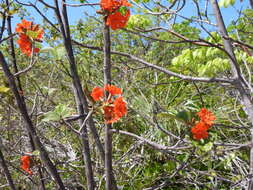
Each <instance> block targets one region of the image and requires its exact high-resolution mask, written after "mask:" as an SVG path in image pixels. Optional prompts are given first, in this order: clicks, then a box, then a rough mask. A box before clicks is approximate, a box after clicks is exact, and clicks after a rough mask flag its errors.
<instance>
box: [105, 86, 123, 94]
mask: <svg viewBox="0 0 253 190" xmlns="http://www.w3.org/2000/svg"><path fill="white" fill-rule="evenodd" d="M105 90H106V91H108V92H109V93H110V94H111V96H114V95H121V94H122V90H121V89H120V88H118V87H116V86H114V85H110V84H107V85H105Z"/></svg>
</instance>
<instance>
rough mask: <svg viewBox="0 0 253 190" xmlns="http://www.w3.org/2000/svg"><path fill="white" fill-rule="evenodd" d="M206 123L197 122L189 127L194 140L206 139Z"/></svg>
mask: <svg viewBox="0 0 253 190" xmlns="http://www.w3.org/2000/svg"><path fill="white" fill-rule="evenodd" d="M207 129H208V127H207V125H206V124H205V123H203V122H198V123H197V124H196V125H195V126H194V127H192V128H191V132H192V136H193V138H194V139H195V140H200V139H207V138H208V132H207Z"/></svg>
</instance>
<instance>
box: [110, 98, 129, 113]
mask: <svg viewBox="0 0 253 190" xmlns="http://www.w3.org/2000/svg"><path fill="white" fill-rule="evenodd" d="M113 105H114V109H113V110H114V113H115V114H116V115H117V116H118V117H123V116H124V115H125V114H126V113H127V108H126V102H124V101H123V97H122V96H120V97H118V98H116V99H115V101H114V103H113Z"/></svg>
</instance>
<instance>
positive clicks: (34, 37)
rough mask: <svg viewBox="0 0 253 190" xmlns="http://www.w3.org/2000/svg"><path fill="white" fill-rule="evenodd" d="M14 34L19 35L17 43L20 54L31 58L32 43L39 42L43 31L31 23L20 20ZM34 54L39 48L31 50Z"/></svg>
mask: <svg viewBox="0 0 253 190" xmlns="http://www.w3.org/2000/svg"><path fill="white" fill-rule="evenodd" d="M16 32H17V33H18V34H19V39H18V40H17V43H18V45H19V47H20V50H21V52H22V53H24V54H26V55H27V56H31V54H32V49H33V42H34V41H41V39H42V37H43V34H44V31H43V29H40V28H39V25H33V23H32V22H29V21H26V20H22V22H21V23H18V24H17V26H16ZM33 51H34V53H38V52H39V48H34V49H33Z"/></svg>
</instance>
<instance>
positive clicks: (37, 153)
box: [32, 150, 40, 156]
mask: <svg viewBox="0 0 253 190" xmlns="http://www.w3.org/2000/svg"><path fill="white" fill-rule="evenodd" d="M32 155H34V156H39V155H40V151H38V150H35V151H33V152H32Z"/></svg>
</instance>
